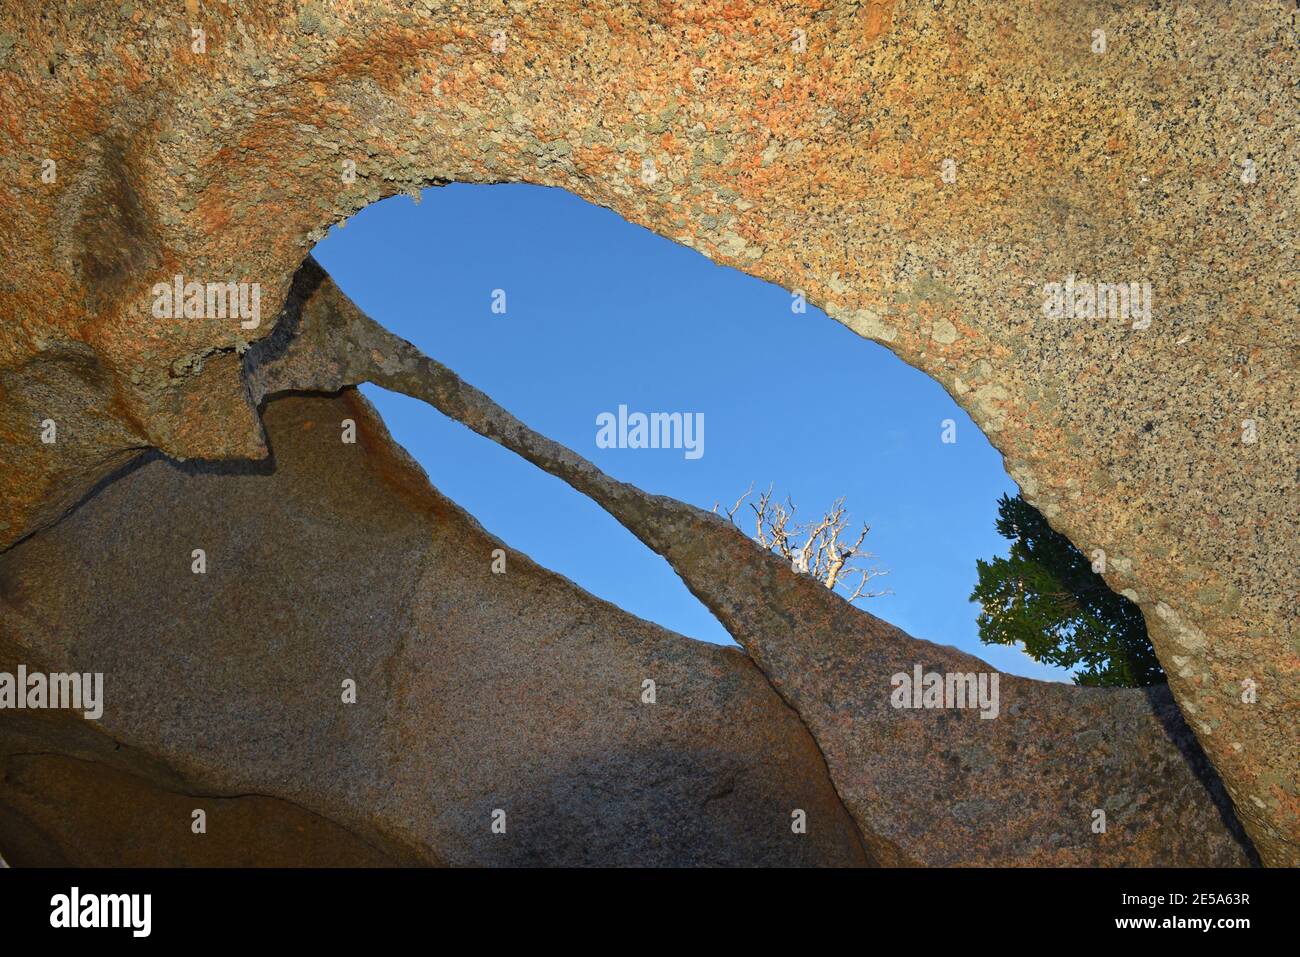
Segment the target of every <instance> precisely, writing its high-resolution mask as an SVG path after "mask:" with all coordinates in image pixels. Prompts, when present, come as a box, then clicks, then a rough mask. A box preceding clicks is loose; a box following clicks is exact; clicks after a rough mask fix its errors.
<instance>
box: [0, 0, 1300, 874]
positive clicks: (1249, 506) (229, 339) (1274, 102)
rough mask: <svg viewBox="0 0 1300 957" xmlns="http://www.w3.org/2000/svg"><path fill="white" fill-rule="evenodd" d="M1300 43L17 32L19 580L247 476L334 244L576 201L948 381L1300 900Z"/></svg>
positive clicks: (694, 21)
mask: <svg viewBox="0 0 1300 957" xmlns="http://www.w3.org/2000/svg"><path fill="white" fill-rule="evenodd" d="M209 7H210V9H209ZM1292 16H1293V11H1292V10H1291V9H1290V8H1288V7H1286V6H1284V5H1283V4H1281V3H1276V2H1274V3H1268V2H1252V3H1247V4H1246V5H1245V7H1242V6H1241V5H1235V6H1233V7H1231V8H1229V7H1228V6H1227V5H1226V4H1218V5H1214V4H1211V5H1210V6H1208V7H1206V6H1201V7H1197V8H1195V9H1193V8H1191V7H1186V6H1183V7H1169V6H1167V5H1156V4H1144V3H1137V4H1129V5H1125V6H1124V7H1123V8H1122V9H1107V10H1105V11H1097V10H1093V9H1090V8H1087V7H1081V6H1079V5H1078V4H1072V3H1068V2H1066V0H1049V2H1047V3H1044V4H1038V5H1035V6H1024V7H1014V6H1013V7H1007V6H1006V5H997V4H990V3H975V2H970V3H961V2H959V3H949V4H944V5H943V8H942V10H936V9H931V8H930V7H928V6H926V5H923V4H921V5H902V6H899V7H897V8H895V7H894V6H893V5H891V4H889V3H876V2H866V3H849V2H844V3H834V2H828V3H824V4H802V3H801V4H789V5H779V4H771V5H757V4H744V3H741V4H737V3H734V2H726V3H723V2H716V3H710V2H701V3H696V4H693V5H687V4H644V5H632V4H608V5H603V4H600V3H596V4H592V3H576V2H569V3H566V2H560V3H546V4H540V3H539V4H526V3H517V4H510V5H507V6H504V7H503V6H502V5H500V4H487V3H483V4H476V3H468V4H462V5H458V6H456V7H455V8H454V9H453V8H451V7H449V6H444V5H441V4H436V3H424V2H420V3H411V4H409V5H405V6H403V5H400V4H393V3H382V4H381V3H364V2H359V3H354V4H348V5H346V6H345V7H341V8H335V7H334V6H333V5H327V4H316V3H308V4H298V3H292V2H282V3H272V4H265V3H258V4H251V3H250V4H244V3H240V2H238V0H232V2H231V3H228V4H220V5H203V4H199V3H197V2H195V3H187V4H185V5H172V4H153V3H131V4H119V5H101V4H89V3H88V4H82V5H74V6H65V7H58V8H54V9H46V8H45V7H44V6H38V5H35V4H10V5H9V6H8V7H7V8H6V9H5V10H4V11H2V12H0V116H3V117H5V120H4V136H3V141H4V149H3V152H2V153H0V169H2V170H3V173H4V175H3V176H2V177H0V251H2V252H3V257H4V261H5V271H4V278H3V280H0V317H2V318H3V320H4V326H3V330H2V331H0V448H3V453H2V455H3V461H4V464H5V468H4V470H3V472H2V473H0V483H2V484H3V494H2V495H0V541H2V542H3V543H4V544H5V545H12V544H13V543H14V542H16V541H18V540H20V539H21V538H23V537H24V536H26V535H29V534H31V533H32V532H34V531H37V530H39V529H41V528H43V527H46V526H49V525H50V523H52V522H54V521H56V520H57V519H58V518H59V516H61V515H62V514H64V513H65V512H66V511H67V510H68V509H69V508H70V507H71V506H73V505H74V504H75V503H76V502H78V501H79V500H81V499H82V498H83V497H84V496H86V495H87V494H88V493H89V492H91V491H92V490H93V489H94V488H95V487H96V483H98V482H100V481H101V480H102V479H103V478H105V477H106V476H108V475H111V474H113V473H114V472H115V471H116V470H119V469H121V468H122V467H123V466H124V465H126V464H127V463H128V462H129V461H130V460H131V458H132V456H133V455H134V454H135V453H136V452H137V451H138V450H140V449H147V448H156V449H161V450H162V451H163V452H165V453H166V454H168V455H171V456H175V457H184V458H202V459H247V460H257V459H260V458H263V457H264V456H265V455H266V443H265V438H264V435H263V431H262V427H261V424H260V422H259V419H258V414H257V411H256V408H255V404H254V403H253V402H252V401H251V400H250V398H249V393H248V390H247V389H246V383H245V382H244V371H243V370H244V363H243V361H242V357H241V353H242V352H243V351H244V350H245V348H246V346H247V345H248V344H249V343H253V342H256V341H257V340H259V339H261V338H263V337H265V336H266V335H267V334H268V332H269V330H270V329H271V327H272V325H273V323H274V320H275V317H276V315H277V314H278V312H279V309H280V306H281V304H282V303H283V300H284V298H285V296H286V294H287V291H288V289H289V285H290V282H291V279H292V277H293V275H294V273H295V270H296V269H297V268H298V266H299V265H300V264H301V262H302V260H303V257H304V255H305V254H306V252H307V251H308V250H309V248H310V245H311V243H312V242H313V241H314V240H315V239H316V238H318V237H319V236H320V235H322V231H323V230H324V229H325V228H327V227H328V226H329V225H330V224H332V223H335V222H338V221H339V220H341V219H343V218H345V217H346V216H347V215H349V214H351V213H352V212H354V211H356V210H357V209H359V208H361V207H363V206H364V205H366V204H368V203H370V202H373V201H375V200H377V199H380V198H382V197H384V196H387V195H390V194H392V193H395V192H401V191H414V190H417V189H419V188H420V187H422V186H427V185H429V184H431V183H437V182H446V181H452V180H456V181H466V182H499V181H528V182H535V183H542V184H546V185H552V186H559V187H563V188H566V189H569V190H571V191H572V192H574V193H575V194H577V195H579V196H581V197H583V198H585V199H587V200H589V201H591V202H594V203H598V204H601V205H605V206H609V207H610V208H612V209H614V210H616V211H617V212H618V213H620V214H621V215H623V216H624V217H626V218H627V219H628V220H630V221H632V222H636V223H640V224H642V225H644V226H646V227H647V228H650V229H652V230H654V231H655V232H657V233H660V234H662V235H664V236H666V237H668V238H671V239H674V240H676V241H678V242H682V243H685V244H688V245H690V246H692V247H694V248H696V249H698V250H699V251H701V252H702V253H703V254H705V255H707V256H709V257H710V258H712V259H714V260H716V261H717V262H720V263H724V264H727V265H731V266H734V267H736V268H739V269H742V270H744V271H746V272H748V273H750V274H753V275H755V276H758V277H761V278H763V279H766V280H770V281H773V282H777V283H780V284H781V285H783V286H785V287H787V288H789V289H791V290H798V291H800V292H802V293H803V294H804V295H806V296H807V298H808V299H809V300H810V301H812V302H814V303H817V304H819V305H822V306H823V307H824V308H825V309H826V310H827V311H828V312H829V313H830V314H831V315H832V316H833V317H835V318H836V319H838V320H840V321H842V322H844V323H845V324H846V325H848V326H849V327H850V328H852V329H854V330H855V331H857V332H859V333H860V334H862V335H864V336H868V337H870V338H873V339H876V340H878V341H880V342H883V343H885V344H886V345H888V346H889V348H891V349H892V350H894V351H895V352H896V353H898V354H899V355H900V356H901V357H902V358H904V359H905V360H906V361H908V362H910V363H912V364H914V365H916V366H917V367H919V368H921V369H923V370H925V371H926V372H928V373H929V374H931V375H933V376H934V377H935V378H936V379H938V380H939V381H940V382H942V383H943V384H944V386H945V387H946V388H947V389H948V390H949V391H950V393H951V394H952V395H953V396H954V398H956V400H957V401H958V402H959V403H961V404H962V405H963V406H964V407H965V408H966V409H967V410H968V411H970V413H971V415H972V416H973V417H974V419H975V421H976V422H977V423H979V425H980V426H981V427H982V428H983V429H984V430H985V431H986V432H987V433H988V435H989V437H990V439H991V440H992V441H993V443H994V444H995V445H996V446H997V447H998V448H999V449H1000V450H1001V451H1002V453H1003V454H1004V455H1005V456H1006V460H1007V465H1008V469H1009V470H1010V472H1011V474H1012V476H1013V477H1014V478H1015V479H1016V480H1017V481H1018V482H1019V483H1020V485H1021V487H1022V488H1023V489H1024V491H1025V493H1026V497H1027V498H1028V499H1029V500H1030V501H1032V502H1033V503H1035V504H1036V505H1037V506H1038V507H1039V508H1040V509H1041V510H1042V511H1043V512H1044V513H1045V514H1046V515H1047V516H1048V517H1049V518H1050V519H1051V520H1052V521H1053V523H1054V524H1055V525H1056V526H1057V527H1058V528H1059V529H1061V530H1062V531H1064V532H1065V533H1067V534H1068V535H1069V536H1070V537H1071V538H1072V540H1073V541H1074V542H1075V543H1076V544H1077V545H1079V547H1081V548H1082V549H1084V551H1085V552H1087V553H1089V554H1090V555H1093V554H1095V555H1096V557H1097V558H1098V559H1099V560H1101V559H1104V568H1105V575H1106V577H1107V579H1108V581H1109V582H1110V583H1111V585H1112V586H1113V587H1115V588H1116V589H1118V590H1122V591H1124V592H1125V593H1126V594H1129V595H1130V597H1133V598H1134V600H1136V601H1137V602H1138V603H1139V605H1140V606H1141V607H1142V609H1143V611H1144V613H1145V614H1146V618H1147V621H1148V625H1149V627H1150V630H1151V633H1152V637H1153V640H1154V642H1155V645H1156V650H1157V652H1158V654H1159V655H1160V658H1161V661H1162V663H1163V664H1164V666H1165V669H1166V671H1167V672H1168V673H1169V675H1170V682H1171V689H1172V691H1173V694H1174V696H1175V699H1176V700H1177V702H1178V704H1179V706H1180V708H1181V710H1182V712H1183V714H1184V715H1185V717H1186V719H1187V721H1188V723H1189V724H1190V726H1191V727H1192V728H1193V730H1194V731H1195V732H1196V734H1197V736H1198V738H1199V740H1200V743H1201V744H1202V746H1203V747H1204V749H1205V751H1206V752H1207V754H1208V755H1209V756H1210V757H1211V759H1212V760H1213V762H1214V765H1215V767H1216V768H1217V769H1218V771H1219V773H1220V774H1221V775H1222V777H1223V780H1224V782H1225V783H1226V785H1227V788H1228V790H1229V792H1230V793H1231V795H1232V798H1233V801H1234V803H1235V806H1236V810H1237V813H1238V815H1239V816H1240V817H1241V819H1242V821H1243V822H1244V824H1245V826H1246V827H1247V829H1248V830H1249V832H1250V834H1251V836H1252V837H1253V839H1254V841H1255V843H1256V845H1257V847H1258V848H1259V851H1260V854H1261V856H1262V857H1263V859H1264V860H1265V861H1266V862H1269V863H1273V864H1291V865H1294V864H1297V863H1300V784H1298V783H1297V775H1296V768H1297V767H1300V760H1298V758H1300V753H1298V751H1300V746H1298V745H1297V738H1298V737H1300V736H1298V735H1297V722H1296V718H1295V716H1296V714H1297V713H1300V712H1298V711H1297V708H1298V707H1300V700H1298V698H1300V691H1297V689H1298V688H1300V681H1297V678H1300V675H1298V674H1297V672H1298V671H1300V663H1298V657H1297V652H1296V645H1295V632H1294V599H1295V595H1296V593H1297V588H1296V577H1295V568H1296V567H1297V555H1296V545H1295V536H1294V533H1293V530H1292V529H1291V528H1290V526H1289V524H1288V522H1289V519H1290V516H1291V515H1292V514H1293V512H1294V494H1295V492H1294V490H1295V484H1296V476H1295V472H1294V463H1295V459H1296V451H1297V448H1298V447H1300V442H1298V441H1297V438H1298V437H1297V426H1296V424H1295V421H1294V416H1293V415H1292V414H1291V413H1292V410H1293V408H1294V406H1295V387H1294V383H1295V373H1294V370H1295V368H1296V348H1297V345H1298V343H1297V332H1296V326H1295V323H1294V318H1295V316H1296V314H1297V312H1300V308H1298V307H1300V289H1298V287H1297V284H1296V282H1295V275H1294V272H1295V270H1294V256H1293V255H1292V251H1293V249H1294V245H1295V234H1294V230H1295V227H1294V222H1295V216H1294V213H1295V209H1296V206H1297V200H1298V199H1300V196H1298V190H1300V186H1298V185H1297V182H1298V180H1297V175H1296V174H1297V169H1296V165H1297V156H1300V149H1297V142H1296V139H1297V131H1296V125H1295V116H1296V111H1295V109H1294V105H1295V102H1294V93H1293V83H1294V77H1295V75H1296V73H1297V52H1296V48H1295V44H1294V39H1293V37H1294V33H1293V29H1294V27H1293V24H1292ZM503 228H505V227H504V225H503ZM177 277H180V280H181V290H182V295H181V297H179V298H180V299H181V300H182V301H181V302H180V303H177V302H176V301H175V299H176V298H177V297H175V296H172V297H171V298H172V301H171V302H170V303H168V302H164V301H163V294H162V293H161V292H160V291H159V290H160V289H161V288H173V289H174V288H175V283H176V279H177ZM229 284H234V286H233V295H232V294H230V293H231V288H232V287H230V285H229ZM254 286H255V287H256V289H257V298H256V300H255V299H254V298H253V295H252V292H253V289H254ZM1067 288H1068V289H1069V295H1068V297H1067V295H1066V292H1065V290H1066V289H1067ZM194 289H197V290H200V291H201V295H198V296H197V298H196V297H194V296H192V295H190V294H189V292H187V290H194ZM210 290H215V292H216V293H217V295H216V296H215V297H213V300H212V301H209V298H210V297H209V295H208V293H209V291H210ZM1124 290H1128V291H1135V292H1136V295H1132V296H1130V297H1128V301H1125V300H1124V298H1123V297H1122V291H1124ZM1067 298H1068V301H1067ZM190 302H193V308H188V307H189V305H190ZM254 302H256V308H254ZM240 306H244V307H246V308H243V309H241V308H240ZM50 423H52V424H53V426H54V432H53V433H51V432H50V429H49V424H50ZM935 427H936V431H937V430H938V428H939V423H936V424H935ZM47 438H48V439H49V441H47V440H46V439H47ZM934 637H941V636H934Z"/></svg>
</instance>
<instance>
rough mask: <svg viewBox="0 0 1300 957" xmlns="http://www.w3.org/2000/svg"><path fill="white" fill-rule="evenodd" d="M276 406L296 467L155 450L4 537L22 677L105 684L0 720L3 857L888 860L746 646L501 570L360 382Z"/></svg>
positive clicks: (283, 442) (282, 457) (556, 582)
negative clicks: (80, 705)
mask: <svg viewBox="0 0 1300 957" xmlns="http://www.w3.org/2000/svg"><path fill="white" fill-rule="evenodd" d="M345 419H352V420H354V421H355V422H356V424H357V433H358V441H357V443H356V444H355V445H349V444H344V443H343V442H342V441H341V434H342V432H341V423H342V422H343V421H344V420H345ZM265 422H266V427H267V433H268V440H269V443H270V446H271V448H272V449H273V452H274V456H273V459H272V460H270V461H266V462H262V463H256V464H243V463H234V464H228V465H219V466H205V465H201V464H194V463H191V464H178V463H175V462H170V461H167V460H165V459H162V458H160V457H157V456H153V455H151V456H147V457H145V458H144V459H142V460H141V461H139V462H138V463H137V465H136V467H135V468H134V469H132V470H131V471H129V473H128V474H125V475H123V476H121V477H120V478H118V479H117V481H115V482H113V483H111V484H110V485H108V486H107V487H106V488H104V489H103V490H101V491H100V492H99V494H97V495H96V496H95V497H93V498H92V499H90V500H89V501H87V502H86V503H84V504H83V505H82V506H81V507H80V508H79V509H77V510H76V511H75V512H73V514H71V515H70V516H69V517H68V518H66V519H65V520H64V521H63V522H61V523H60V524H58V525H56V526H54V527H53V528H50V529H47V530H46V531H44V532H42V533H41V534H39V535H36V536H34V537H32V538H30V539H28V540H27V541H26V542H24V543H22V544H21V545H19V546H17V547H15V548H13V549H11V550H9V551H8V552H6V553H5V554H4V555H2V556H0V670H6V671H9V672H11V673H12V672H13V671H14V670H15V669H16V666H17V664H18V663H20V662H21V663H26V664H27V665H28V667H29V668H30V669H33V670H35V669H42V670H45V671H99V672H103V673H104V683H105V692H104V695H105V706H104V714H103V718H102V720H100V721H98V722H89V721H83V720H82V719H81V718H80V716H75V717H74V716H73V715H71V714H70V713H68V712H50V711H45V712H12V711H6V712H5V714H4V717H3V720H0V847H2V848H4V850H5V852H6V854H7V856H8V857H9V859H10V861H11V863H13V864H19V865H21V864H55V863H79V864H80V863H88V864H112V863H117V864H121V863H128V864H175V863H187V864H247V863H256V864H380V863H407V864H409V863H438V864H441V863H446V864H536V865H541V864H604V865H622V864H636V865H657V864H722V865H771V864H783V865H795V866H799V865H856V864H865V863H867V862H868V858H867V856H866V854H865V853H864V851H863V848H862V845H861V843H860V841H859V839H858V835H857V833H856V831H855V829H854V825H853V823H852V820H851V819H850V817H849V815H848V814H847V813H846V812H845V810H844V808H843V806H842V805H841V804H840V802H839V799H838V797H837V796H836V794H835V791H834V789H833V787H832V786H831V782H830V779H829V777H828V775H827V772H826V766H825V764H824V762H823V761H822V759H821V756H820V754H819V753H818V750H817V746H816V744H815V743H814V742H813V740H812V738H811V737H810V736H809V735H808V733H807V731H806V730H805V729H804V727H803V725H802V724H801V723H800V721H799V719H798V718H797V716H796V715H795V714H794V713H793V712H792V711H791V710H790V709H789V708H788V707H786V705H785V704H783V703H782V702H781V700H780V698H779V697H778V696H777V695H776V694H775V693H774V692H773V690H772V689H771V687H770V686H769V685H768V683H767V681H766V680H765V679H764V677H763V675H762V674H761V673H760V672H759V671H758V669H756V668H755V667H754V666H753V664H752V663H751V662H750V660H749V659H748V658H747V657H746V656H745V655H744V654H743V653H741V652H739V651H736V650H735V649H729V648H721V647H717V646H712V645H707V644H703V643H700V642H696V641H692V640H690V639H687V638H683V637H681V636H679V635H675V634H672V633H669V632H667V631H665V630H664V629H662V628H659V627H657V626H655V625H651V624H649V623H646V622H643V621H640V620H638V619H636V618H633V617H632V616H630V615H628V614H626V613H624V612H622V611H620V610H619V609H617V608H615V607H613V606H610V605H608V604H606V603H604V602H601V601H598V600H597V599H594V598H592V597H591V596H590V595H587V594H586V593H584V592H582V591H581V590H580V589H578V588H576V587H575V586H573V585H572V584H571V583H569V582H568V581H566V580H564V579H562V578H559V577H558V576H556V575H554V574H552V573H550V572H547V571H546V570H544V569H541V568H538V567H537V566H536V565H534V564H533V563H532V562H531V561H529V560H528V558H526V557H525V556H523V555H520V554H518V553H515V552H510V551H508V550H507V555H506V567H505V572H504V573H503V574H493V573H492V571H491V564H492V561H493V554H492V553H493V550H494V549H496V548H504V547H505V546H503V545H502V544H501V543H500V542H498V541H496V540H494V539H492V538H491V537H490V536H488V535H487V534H486V533H484V531H483V530H482V529H481V528H480V527H479V526H478V525H477V524H476V523H475V522H474V521H473V520H472V519H471V518H469V517H468V516H467V515H466V514H465V513H463V512H462V511H461V510H460V509H458V508H457V507H456V506H455V505H453V504H452V503H450V502H448V501H447V500H446V499H444V498H443V497H442V496H440V495H438V494H437V493H436V492H435V491H433V490H432V489H431V488H429V486H428V484H427V481H426V480H425V478H424V475H423V474H422V473H421V472H420V470H419V469H418V467H416V466H415V465H414V464H413V463H411V462H410V461H409V460H408V459H407V458H406V457H405V454H404V453H402V452H401V451H400V450H399V449H398V448H397V447H395V446H394V445H393V444H392V443H391V441H390V440H389V438H388V436H387V434H386V432H385V431H384V429H383V427H382V425H381V424H380V423H379V422H378V421H377V420H376V419H375V417H374V415H373V413H372V411H371V409H370V407H369V405H368V404H367V403H366V402H365V400H364V399H362V398H360V397H359V396H358V395H356V394H355V393H352V392H346V393H344V394H342V395H341V396H339V397H336V398H325V397H287V398H282V399H279V400H276V401H274V402H271V403H270V404H269V405H268V406H267V408H266V412H265ZM195 548H202V549H204V551H205V553H206V563H207V571H206V574H202V575H198V574H194V573H193V572H192V571H191V563H192V557H191V553H192V551H193V550H194V549H195ZM345 679H351V680H354V681H355V682H356V684H357V693H356V703H355V704H344V703H343V702H342V700H341V698H342V683H343V681H344V680H345ZM647 679H649V680H652V681H654V682H655V698H656V701H655V703H653V704H647V703H643V701H642V694H643V685H642V683H643V681H645V680H647ZM196 808H201V809H204V810H205V811H206V813H207V827H208V833H207V834H205V835H202V836H195V835H194V834H192V833H191V830H190V825H191V813H192V811H193V810H194V809H196ZM496 809H502V810H504V811H505V812H506V824H507V830H506V833H505V834H494V833H492V830H491V824H492V814H493V812H494V810H496ZM795 809H801V810H803V811H805V812H806V814H807V819H808V830H807V833H806V834H795V833H793V832H792V830H791V813H792V811H793V810H795Z"/></svg>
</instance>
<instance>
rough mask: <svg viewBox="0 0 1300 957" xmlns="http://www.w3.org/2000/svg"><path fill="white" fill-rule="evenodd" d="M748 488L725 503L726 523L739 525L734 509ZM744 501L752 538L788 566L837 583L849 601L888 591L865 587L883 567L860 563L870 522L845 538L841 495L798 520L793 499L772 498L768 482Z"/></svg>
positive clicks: (750, 491)
mask: <svg viewBox="0 0 1300 957" xmlns="http://www.w3.org/2000/svg"><path fill="white" fill-rule="evenodd" d="M753 494H754V486H753V484H752V483H751V484H750V486H749V488H748V489H747V490H746V491H745V494H744V495H742V496H740V498H738V499H736V503H735V504H734V505H732V506H731V508H728V509H725V514H726V516H727V519H728V520H729V521H730V522H731V524H733V525H736V526H737V527H739V524H738V523H737V522H736V513H737V512H738V511H740V507H741V506H742V505H744V504H745V503H746V501H747V500H748V499H749V497H750V496H751V495H753ZM719 507H720V506H719V505H718V504H715V505H714V506H713V511H714V513H715V514H716V513H717V511H718V508H719ZM749 507H750V509H751V510H752V511H753V513H754V535H753V538H754V540H755V541H756V542H758V543H759V544H760V545H762V546H763V547H764V548H766V549H767V550H768V551H770V552H773V553H775V554H777V555H780V556H781V557H782V558H784V559H786V560H787V561H788V562H790V567H791V568H792V569H793V570H794V571H796V572H802V573H803V574H805V575H811V576H812V577H813V578H815V579H817V580H818V581H819V582H821V583H822V584H823V585H825V586H826V587H827V588H829V589H831V590H832V591H834V590H835V589H837V588H838V589H839V594H840V595H842V596H843V597H844V598H846V599H848V600H849V601H851V602H854V601H857V600H858V599H860V598H879V597H880V596H881V595H888V594H890V592H889V589H887V588H886V589H875V588H869V587H868V583H869V582H871V581H872V580H873V579H876V578H879V577H881V576H882V575H887V574H889V572H887V571H885V570H883V569H880V568H876V567H874V566H869V565H866V564H864V562H865V561H866V560H868V559H872V558H875V557H876V556H875V555H873V554H872V553H871V552H866V551H862V543H863V541H865V540H866V537H867V532H869V531H871V526H869V525H866V524H863V526H862V530H861V531H860V532H858V534H857V537H856V538H854V539H853V540H852V541H851V542H850V541H849V536H850V535H851V534H852V533H851V532H850V531H849V519H848V513H847V511H846V509H845V507H844V499H843V497H840V498H838V499H836V500H835V503H834V504H833V505H832V506H831V508H830V511H828V512H826V514H824V515H823V516H822V517H821V518H820V519H818V520H817V521H813V522H800V521H798V520H797V519H796V512H797V511H798V509H797V507H796V506H795V504H794V502H792V501H791V500H790V499H789V498H788V497H787V498H786V500H785V502H784V503H781V502H778V501H776V500H775V499H774V498H773V496H772V487H771V486H769V487H768V489H767V491H766V492H763V493H761V494H760V495H759V497H758V501H757V502H749Z"/></svg>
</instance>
